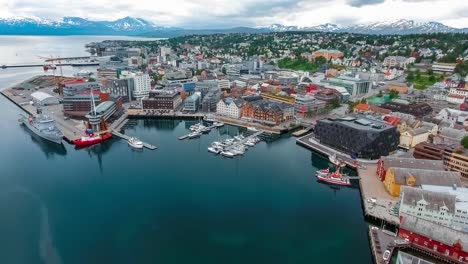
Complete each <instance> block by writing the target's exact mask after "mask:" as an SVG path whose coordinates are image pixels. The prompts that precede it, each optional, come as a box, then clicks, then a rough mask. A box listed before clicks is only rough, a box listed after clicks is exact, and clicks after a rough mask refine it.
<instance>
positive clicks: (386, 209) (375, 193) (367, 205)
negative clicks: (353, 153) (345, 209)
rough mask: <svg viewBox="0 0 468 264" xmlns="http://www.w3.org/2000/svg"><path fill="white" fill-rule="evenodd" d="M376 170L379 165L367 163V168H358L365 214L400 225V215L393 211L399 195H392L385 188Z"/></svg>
mask: <svg viewBox="0 0 468 264" xmlns="http://www.w3.org/2000/svg"><path fill="white" fill-rule="evenodd" d="M376 171H377V165H367V167H366V168H359V169H358V174H359V176H360V177H361V180H360V181H359V186H360V189H361V198H362V206H363V209H364V214H365V216H366V217H369V218H372V219H375V220H380V221H383V222H384V223H387V224H391V225H394V226H398V225H399V224H400V220H399V218H398V215H397V214H395V213H393V212H392V211H391V210H392V209H393V208H394V207H395V205H396V203H397V201H398V197H393V196H391V195H390V194H389V193H388V192H387V191H386V190H385V187H384V185H383V183H382V182H381V181H380V179H379V178H378V177H377V175H376Z"/></svg>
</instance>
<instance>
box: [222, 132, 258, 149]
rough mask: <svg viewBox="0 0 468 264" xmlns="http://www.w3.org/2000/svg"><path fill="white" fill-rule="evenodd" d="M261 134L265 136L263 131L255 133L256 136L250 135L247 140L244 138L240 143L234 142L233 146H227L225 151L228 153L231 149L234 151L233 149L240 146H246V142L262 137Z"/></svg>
mask: <svg viewBox="0 0 468 264" xmlns="http://www.w3.org/2000/svg"><path fill="white" fill-rule="evenodd" d="M261 134H263V131H258V132H255V133H254V134H252V135H250V136H248V137H245V138H243V139H242V140H240V141H236V142H234V143H233V144H232V145H229V146H227V147H226V148H225V149H226V150H227V151H229V150H231V149H233V148H236V147H238V146H239V145H243V144H244V143H245V142H247V141H248V140H249V139H252V138H256V137H258V136H260V135H261Z"/></svg>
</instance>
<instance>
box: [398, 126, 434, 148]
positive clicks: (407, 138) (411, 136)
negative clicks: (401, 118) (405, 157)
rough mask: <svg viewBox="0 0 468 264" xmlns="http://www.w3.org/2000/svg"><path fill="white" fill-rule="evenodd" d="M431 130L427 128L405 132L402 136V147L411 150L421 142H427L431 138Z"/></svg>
mask: <svg viewBox="0 0 468 264" xmlns="http://www.w3.org/2000/svg"><path fill="white" fill-rule="evenodd" d="M429 135H430V133H429V130H428V129H427V128H426V127H420V128H416V129H412V130H408V131H405V132H403V133H401V134H400V147H402V148H406V149H411V148H414V146H416V145H417V144H419V143H421V142H426V141H427V139H428V138H429Z"/></svg>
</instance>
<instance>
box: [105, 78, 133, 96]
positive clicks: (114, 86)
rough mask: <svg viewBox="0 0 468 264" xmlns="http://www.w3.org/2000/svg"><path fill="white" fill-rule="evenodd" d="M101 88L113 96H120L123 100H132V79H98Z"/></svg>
mask: <svg viewBox="0 0 468 264" xmlns="http://www.w3.org/2000/svg"><path fill="white" fill-rule="evenodd" d="M100 83H101V85H102V86H101V87H102V90H103V91H105V92H106V93H109V94H110V95H111V96H114V97H119V96H120V97H122V100H123V101H124V102H130V101H132V98H133V97H132V93H133V87H134V85H133V80H132V79H110V78H109V79H104V80H102V81H100Z"/></svg>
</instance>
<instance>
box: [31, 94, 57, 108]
mask: <svg viewBox="0 0 468 264" xmlns="http://www.w3.org/2000/svg"><path fill="white" fill-rule="evenodd" d="M31 98H32V101H33V102H34V104H35V105H36V106H47V105H58V104H59V103H60V102H59V99H58V98H57V97H55V96H52V95H50V94H48V93H44V92H41V91H38V92H34V93H32V94H31Z"/></svg>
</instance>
